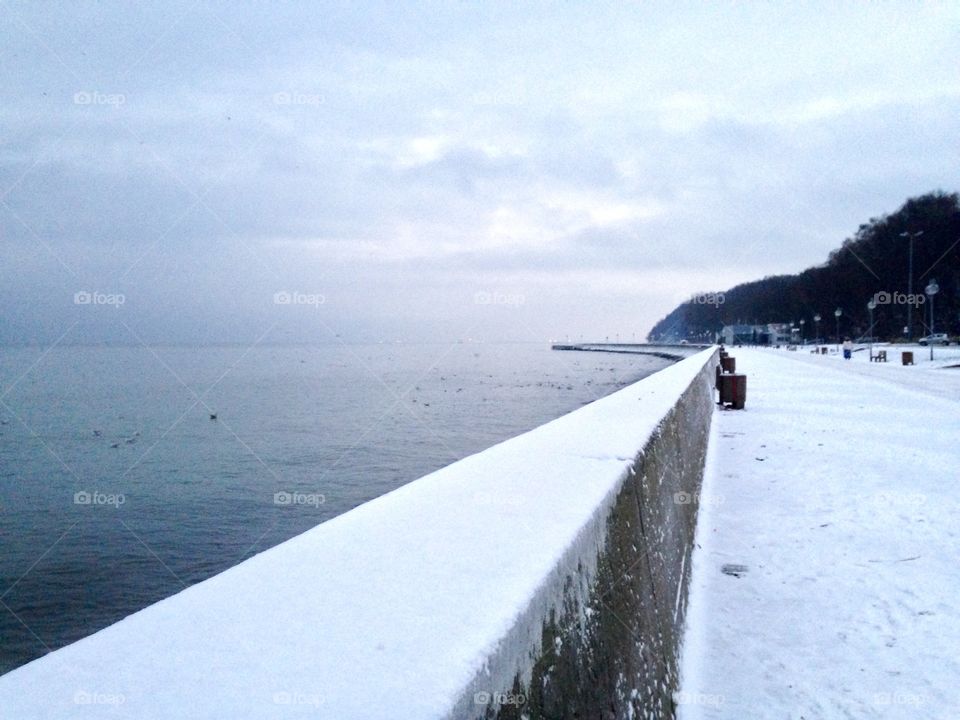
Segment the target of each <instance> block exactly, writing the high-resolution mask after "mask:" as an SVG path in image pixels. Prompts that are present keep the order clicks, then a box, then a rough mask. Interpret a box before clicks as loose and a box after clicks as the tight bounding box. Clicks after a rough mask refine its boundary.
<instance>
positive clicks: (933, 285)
mask: <svg viewBox="0 0 960 720" xmlns="http://www.w3.org/2000/svg"><path fill="white" fill-rule="evenodd" d="M926 290H927V295H928V296H929V297H930V360H933V296H934V295H936V294H937V293H938V292H940V286H939V285H937V281H936V280H931V281H930V282H929V283H928V284H927V288H926Z"/></svg>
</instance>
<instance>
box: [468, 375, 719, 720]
mask: <svg viewBox="0 0 960 720" xmlns="http://www.w3.org/2000/svg"><path fill="white" fill-rule="evenodd" d="M715 365H716V359H715V357H711V359H710V360H709V361H708V362H707V363H706V364H705V365H704V366H703V368H702V370H701V371H700V372H699V373H698V374H697V376H696V377H695V378H694V379H693V381H692V382H691V383H690V385H689V386H688V387H687V388H686V389H685V390H684V391H683V392H682V394H680V396H679V397H678V399H677V402H676V404H675V406H674V407H673V408H672V409H671V410H670V411H669V412H668V413H667V415H666V417H664V418H663V420H662V421H661V422H660V423H659V425H658V426H657V428H656V429H655V431H654V432H653V433H652V435H651V436H650V437H649V439H647V441H646V442H645V443H644V444H643V446H642V448H641V449H640V450H639V452H638V453H637V456H636V458H635V459H634V461H633V463H632V465H631V466H630V467H629V468H628V469H627V470H626V472H625V473H624V477H623V480H622V484H621V486H620V488H619V489H618V491H617V492H616V495H615V498H614V500H613V502H612V503H608V504H605V505H604V506H603V507H602V508H599V510H600V512H598V514H597V516H596V517H595V519H594V523H593V524H594V525H595V527H591V528H586V529H585V530H584V532H583V536H584V537H589V538H597V537H600V538H602V542H601V545H600V546H599V548H598V547H596V545H595V543H590V542H587V543H575V544H573V545H572V546H571V549H570V552H569V553H568V556H567V557H565V558H564V559H563V561H562V562H561V563H560V566H558V571H557V572H556V573H554V574H552V575H551V577H550V583H551V584H552V585H553V587H550V588H544V589H543V592H542V593H541V595H542V596H543V597H551V598H562V602H556V601H554V602H542V601H541V602H539V603H534V605H533V606H532V607H531V609H530V611H531V613H532V614H533V615H535V616H537V617H538V618H539V620H540V624H539V632H540V638H539V642H538V643H535V647H536V650H534V651H532V652H529V654H528V655H527V656H526V657H522V658H518V657H513V658H509V659H508V658H506V657H502V656H496V655H495V656H493V657H491V658H490V662H489V664H490V665H491V666H498V665H499V666H500V668H499V669H500V672H499V673H496V674H499V675H501V676H502V674H503V666H504V664H506V665H508V666H509V665H510V664H511V663H512V664H513V665H514V666H515V667H516V668H517V672H516V673H515V675H514V677H513V681H512V682H511V683H510V684H509V686H506V685H504V684H503V682H502V680H501V684H500V687H499V689H498V690H496V691H491V690H490V687H491V683H490V678H489V675H487V676H481V677H478V678H477V680H476V681H475V682H474V683H473V684H472V685H471V686H470V687H469V688H468V689H467V692H465V693H464V695H463V697H462V698H461V699H460V702H459V704H458V707H457V709H456V710H455V711H454V712H453V713H452V714H451V717H456V718H504V719H506V718H520V717H525V718H597V719H598V720H600V719H603V720H606V719H607V718H610V719H613V718H628V717H638V718H645V717H652V718H658V719H663V718H672V717H675V709H676V708H675V705H674V702H673V692H674V691H676V690H677V689H678V680H679V677H678V674H679V673H678V659H679V650H680V647H679V643H680V639H681V637H682V631H683V621H684V612H685V609H686V599H687V583H688V580H689V575H690V555H691V552H692V549H693V540H694V534H695V530H696V521H697V508H698V500H699V494H700V486H701V480H702V477H703V468H704V465H705V461H706V451H707V442H708V438H709V431H710V420H711V417H712V414H713V394H712V393H713V391H712V381H713V378H714V367H715ZM594 553H595V554H594ZM561 568H562V569H561ZM529 627H530V623H529V619H527V620H526V622H518V623H517V629H518V631H519V632H524V631H526V630H527V629H528V628H529ZM523 645H527V646H530V645H531V643H530V639H529V638H527V639H526V643H524V642H518V643H514V642H511V641H510V640H509V639H507V640H505V642H504V643H503V647H505V648H517V647H522V646H523ZM488 696H489V697H490V698H491V699H498V698H499V699H501V700H503V701H504V702H503V704H501V705H500V706H498V707H493V706H488V707H486V708H483V711H482V712H478V707H477V705H478V702H477V700H478V697H479V698H480V699H481V700H482V699H485V698H486V697H488Z"/></svg>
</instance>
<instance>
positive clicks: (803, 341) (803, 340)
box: [800, 318, 807, 345]
mask: <svg viewBox="0 0 960 720" xmlns="http://www.w3.org/2000/svg"><path fill="white" fill-rule="evenodd" d="M806 324H807V321H806V320H805V319H803V318H800V344H801V345H806V344H807V339H806V337H804V334H803V326H804V325H806Z"/></svg>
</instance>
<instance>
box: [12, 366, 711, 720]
mask: <svg viewBox="0 0 960 720" xmlns="http://www.w3.org/2000/svg"><path fill="white" fill-rule="evenodd" d="M715 364H716V351H715V350H714V349H706V350H702V351H700V352H698V353H697V354H695V355H693V356H691V357H688V358H686V359H684V360H681V361H680V362H677V363H675V364H674V365H671V366H669V367H667V368H665V369H663V370H661V371H660V372H657V373H655V374H654V375H651V376H649V377H647V378H644V379H643V380H641V381H639V382H637V383H634V384H633V385H630V386H628V387H626V388H623V389H622V390H620V391H618V392H615V393H613V394H611V395H609V396H607V397H605V398H602V399H600V400H597V401H596V402H593V403H591V404H589V405H586V406H584V407H582V408H580V409H579V410H576V411H574V412H572V413H569V414H568V415H564V416H563V417H560V418H557V419H556V420H554V421H552V422H550V423H547V424H545V425H543V426H540V427H538V428H535V429H534V430H531V431H530V432H527V433H524V434H523V435H520V436H517V437H515V438H511V439H510V440H507V441H505V442H503V443H500V444H498V445H495V446H493V447H491V448H489V449H487V450H485V451H483V452H480V453H477V454H476V455H472V456H470V457H467V458H464V459H462V460H460V461H458V462H456V463H453V464H452V465H449V466H447V467H445V468H442V469H441V470H438V471H436V472H434V473H431V474H429V475H427V476H425V477H422V478H420V479H419V480H416V481H414V482H412V483H409V484H408V485H405V486H403V487H401V488H399V489H397V490H395V491H393V492H390V493H388V494H386V495H383V496H381V497H379V498H377V499H375V500H373V501H371V502H368V503H365V504H363V505H361V506H359V507H357V508H355V509H353V510H351V511H350V512H347V513H344V514H343V515H340V516H338V517H336V518H334V519H333V520H330V521H328V522H325V523H323V524H321V525H318V526H317V527H315V528H313V529H311V530H309V531H307V532H305V533H303V534H301V535H299V536H297V537H295V538H292V539H290V540H288V541H286V542H284V543H281V544H280V545H277V546H276V547H273V548H270V549H269V550H267V551H265V552H262V553H260V554H259V555H256V556H255V557H252V558H250V559H248V560H246V561H244V562H242V563H240V564H238V565H236V566H235V567H233V568H231V569H229V570H227V571H225V572H223V573H220V574H219V575H216V576H214V577H212V578H210V579H208V580H205V581H204V582H201V583H198V584H196V585H193V586H191V587H189V588H187V589H185V590H183V591H182V592H180V593H178V594H176V595H174V596H172V597H169V598H166V599H165V600H162V601H161V602H158V603H156V604H154V605H151V606H150V607H147V608H144V609H143V610H141V611H140V612H137V613H135V614H133V615H131V616H129V617H127V618H125V619H124V620H122V621H120V622H118V623H116V624H114V625H112V626H110V627H108V628H105V629H104V630H101V631H100V632H98V633H95V634H94V635H91V636H90V637H87V638H84V639H83V640H80V641H78V642H76V643H73V644H72V645H69V646H67V647H64V648H61V649H59V650H57V651H55V652H51V653H49V654H48V655H46V656H44V657H42V658H39V659H38V660H35V661H34V662H31V663H29V664H27V665H25V666H23V667H21V668H18V669H16V670H14V671H12V672H10V673H7V674H6V675H4V676H2V677H0V708H2V710H0V715H2V716H3V717H11V718H17V719H18V720H41V719H43V720H48V719H55V720H81V719H82V720H86V719H87V718H96V719H97V720H100V719H102V718H110V719H114V718H117V719H119V718H122V719H123V720H129V719H135V720H169V718H197V719H198V720H199V719H203V720H208V719H209V720H213V719H218V720H219V718H226V717H229V718H231V719H232V720H245V719H248V720H265V719H273V718H276V719H280V718H282V719H283V720H287V719H289V718H311V719H312V720H316V719H317V718H329V719H330V720H352V719H356V720H370V719H371V718H404V720H419V719H421V718H422V719H427V718H430V719H437V720H439V719H440V718H458V719H459V718H464V719H471V720H473V719H476V718H521V717H523V718H597V719H607V718H617V719H619V718H631V717H650V718H670V717H672V716H673V714H674V709H673V703H672V692H673V690H674V689H676V686H677V654H678V643H679V638H680V628H681V626H682V623H683V617H684V609H685V599H686V588H687V578H688V575H689V566H690V562H689V556H690V550H691V545H692V543H693V537H694V526H695V522H696V509H697V505H696V503H695V502H690V500H691V498H695V497H696V495H697V493H698V491H699V487H700V479H701V474H702V469H703V464H704V454H705V450H706V445H707V436H708V431H709V425H710V419H711V415H712V390H711V385H712V382H713V378H714V370H713V368H714V366H715Z"/></svg>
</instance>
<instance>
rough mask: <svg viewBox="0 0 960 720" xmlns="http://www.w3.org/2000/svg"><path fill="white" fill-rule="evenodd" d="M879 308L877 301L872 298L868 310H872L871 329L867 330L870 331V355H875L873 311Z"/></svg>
mask: <svg viewBox="0 0 960 720" xmlns="http://www.w3.org/2000/svg"><path fill="white" fill-rule="evenodd" d="M876 309H877V301H876V300H871V301H870V302H868V303H867V310H869V311H870V329H869V330H868V331H867V332H869V333H870V357H871V358H872V357H873V311H874V310H876Z"/></svg>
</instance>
